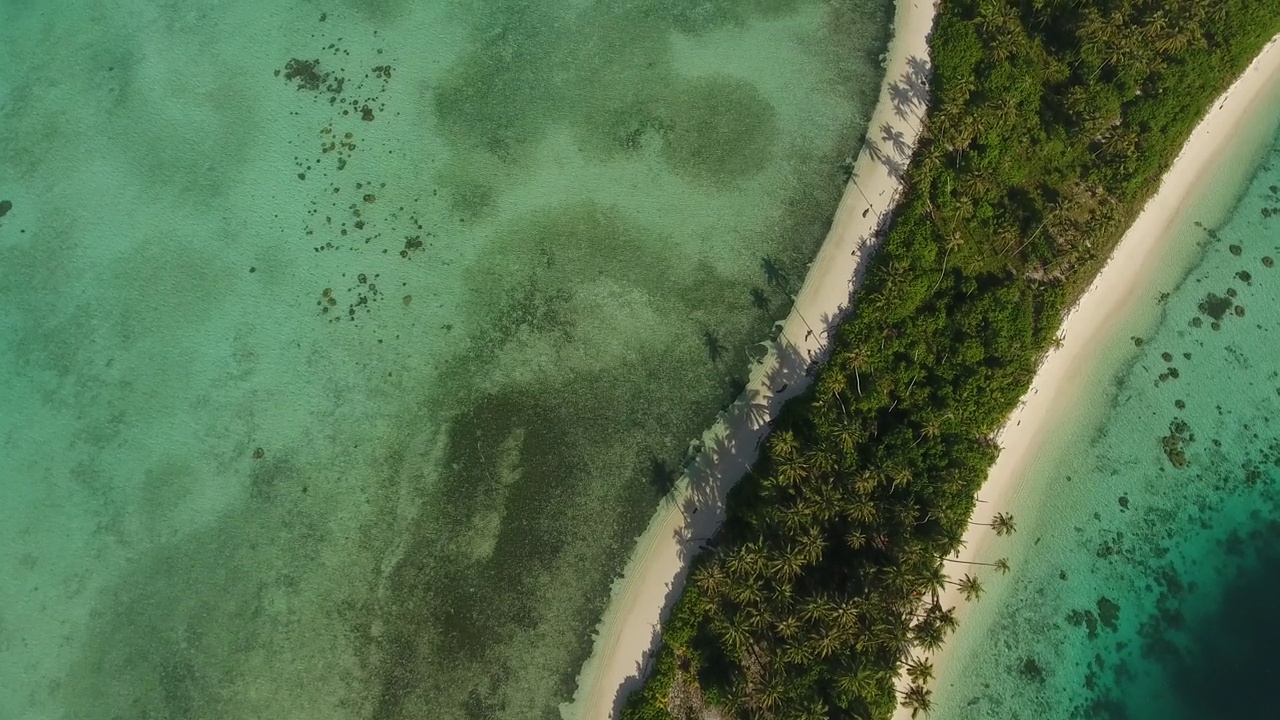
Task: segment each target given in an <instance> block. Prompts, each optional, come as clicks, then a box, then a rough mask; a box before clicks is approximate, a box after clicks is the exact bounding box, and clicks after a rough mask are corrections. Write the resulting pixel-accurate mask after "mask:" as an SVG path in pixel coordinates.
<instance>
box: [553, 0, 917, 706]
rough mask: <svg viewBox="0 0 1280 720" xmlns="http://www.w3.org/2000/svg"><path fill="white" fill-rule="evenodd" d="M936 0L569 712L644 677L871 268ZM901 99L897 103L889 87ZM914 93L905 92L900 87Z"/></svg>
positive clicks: (641, 554)
mask: <svg viewBox="0 0 1280 720" xmlns="http://www.w3.org/2000/svg"><path fill="white" fill-rule="evenodd" d="M933 18H934V7H933V4H932V2H931V0H899V1H898V3H897V5H896V8H895V11H894V25H893V28H894V30H893V38H892V40H891V41H890V43H889V48H888V52H887V53H886V71H885V78H884V81H883V82H882V84H881V88H880V95H879V98H878V100H877V101H876V106H875V109H874V110H873V112H872V114H871V120H870V122H869V123H868V126H867V128H868V129H867V139H866V142H865V143H864V146H863V148H862V149H861V150H860V151H859V153H858V157H857V160H856V162H855V164H854V173H853V177H854V181H853V182H850V183H849V185H848V186H847V187H846V188H845V191H844V195H843V197H842V198H841V200H840V205H839V207H838V208H837V210H836V213H835V217H834V219H833V221H832V225H831V230H830V231H829V232H828V234H827V237H826V239H825V240H824V241H823V244H822V246H821V248H820V249H819V250H818V253H817V255H816V257H815V258H814V261H813V263H812V264H811V266H810V268H809V271H808V274H807V275H806V276H805V281H804V285H803V286H802V287H801V289H800V292H799V293H797V295H796V297H795V304H794V306H793V308H792V310H791V313H790V314H789V315H788V316H787V318H786V320H785V321H784V322H783V323H781V333H780V335H779V339H778V342H777V343H772V344H770V346H769V349H768V353H767V354H765V355H764V357H763V358H761V359H759V360H757V361H756V362H754V363H753V364H752V367H751V375H750V379H749V382H748V385H747V389H746V390H745V391H744V393H743V396H742V397H741V398H739V400H738V401H737V402H736V403H734V405H733V406H731V407H730V408H729V409H728V410H726V411H725V412H724V413H722V414H721V416H720V419H719V422H717V424H716V425H715V426H714V427H712V428H711V429H710V430H708V431H707V432H706V433H705V434H704V435H703V437H702V448H703V451H702V452H701V453H699V454H698V456H697V457H696V459H695V460H694V461H693V463H692V464H691V465H690V466H689V467H688V468H687V472H686V473H685V475H684V476H683V477H682V478H681V479H680V481H679V482H678V483H677V485H676V489H675V490H674V491H673V492H672V494H671V496H670V497H669V498H668V499H667V500H666V501H665V502H664V504H663V506H662V507H661V508H660V509H659V510H658V512H657V513H656V514H655V515H654V517H653V518H652V519H651V520H650V522H649V526H648V528H647V529H646V530H645V533H644V534H643V535H642V536H641V538H640V540H639V542H638V543H637V546H636V549H635V551H634V552H633V553H632V556H631V558H630V560H629V561H628V563H627V567H626V569H625V570H624V572H623V576H622V579H620V580H618V581H616V582H615V583H614V588H613V597H612V599H611V601H610V603H609V606H608V607H607V608H606V610H605V613H604V617H603V619H602V621H601V623H600V625H599V627H598V628H597V629H596V636H595V646H594V648H593V651H592V655H591V657H590V658H589V659H588V660H587V662H586V663H585V664H584V665H583V667H582V671H581V673H580V674H579V676H578V689H577V691H576V693H575V694H574V699H573V702H572V703H568V704H565V705H563V706H562V707H561V715H562V716H563V717H565V718H571V719H573V720H610V719H611V718H614V717H616V715H617V712H618V710H619V709H620V705H621V700H622V698H623V696H625V695H626V694H627V693H629V692H630V691H631V690H632V689H634V688H635V687H637V686H638V684H639V681H638V678H639V677H640V676H641V674H642V672H641V671H642V669H644V668H645V667H646V666H647V663H648V662H649V659H650V657H651V655H652V653H653V651H654V650H655V649H656V648H657V644H658V642H657V641H658V635H657V628H658V626H659V623H660V622H661V620H662V619H664V618H665V617H666V615H667V612H668V611H669V610H670V607H671V604H672V603H673V602H674V601H675V599H676V598H677V596H678V593H679V589H680V588H681V587H682V586H683V584H684V579H685V575H686V574H687V572H688V561H689V559H690V558H691V557H692V554H693V553H695V552H696V551H697V549H698V548H699V547H700V546H701V544H702V542H703V541H705V539H706V538H708V537H710V536H711V535H712V534H714V533H715V531H716V529H717V528H718V527H719V526H720V524H721V523H722V522H723V520H724V502H725V497H726V495H727V494H728V491H729V489H730V488H731V487H733V485H734V484H736V483H737V481H738V480H739V479H740V478H741V477H742V476H743V474H745V473H746V471H747V469H748V468H749V467H750V466H751V464H752V462H753V461H754V460H755V457H756V453H757V449H758V445H759V442H760V441H761V439H762V438H763V437H764V436H765V433H766V431H767V429H768V423H769V422H770V421H771V420H772V419H773V417H774V416H775V415H776V414H777V412H778V410H779V409H781V407H782V405H783V403H784V402H786V400H787V399H789V398H791V397H793V396H795V395H797V394H799V393H800V392H802V391H803V390H804V388H805V387H807V386H808V384H809V378H808V377H807V375H806V373H805V370H806V369H807V368H808V367H809V365H810V364H811V363H812V362H813V360H814V359H816V358H819V357H821V354H822V353H824V352H825V351H826V349H827V345H828V343H827V333H828V332H829V331H830V330H831V329H832V328H833V327H834V326H835V324H836V320H837V319H838V318H839V316H840V313H841V312H842V311H843V310H844V309H845V307H846V306H847V304H848V302H849V298H850V294H851V292H852V290H853V288H854V287H855V286H856V282H857V280H858V279H859V278H860V277H861V272H862V270H863V269H864V267H865V264H866V261H867V260H868V258H869V254H868V253H867V252H865V251H866V250H867V249H869V247H865V246H864V240H865V239H867V238H870V237H872V236H873V235H874V234H875V232H876V230H877V229H878V227H879V224H880V217H881V216H882V215H883V214H884V213H885V211H886V210H887V209H889V208H890V207H891V206H892V204H893V203H894V202H895V200H896V197H897V194H898V191H899V189H900V187H901V181H900V172H901V170H902V169H905V167H906V165H907V163H908V161H909V159H910V156H911V153H912V152H913V151H914V149H915V143H916V137H917V134H918V131H919V128H920V116H921V114H922V113H923V111H924V108H925V106H926V103H925V102H924V101H923V97H924V96H925V95H926V94H927V82H928V77H927V75H928V72H929V63H928V57H929V46H928V37H929V33H930V31H931V29H932V27H933ZM894 97H897V98H899V100H898V104H897V105H895V104H894V100H893V98H894ZM904 97H905V98H908V99H907V100H902V99H901V98H904Z"/></svg>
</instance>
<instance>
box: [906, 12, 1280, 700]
mask: <svg viewBox="0 0 1280 720" xmlns="http://www.w3.org/2000/svg"><path fill="white" fill-rule="evenodd" d="M1277 86H1280V36H1276V37H1275V38H1272V39H1271V41H1270V42H1268V43H1267V45H1266V46H1265V47H1264V49H1263V50H1262V52H1261V53H1260V54H1259V55H1258V56H1257V57H1256V58H1255V59H1254V60H1253V62H1252V63H1251V64H1250V65H1249V67H1248V69H1247V70H1245V72H1244V73H1243V74H1242V75H1241V76H1240V77H1239V78H1238V79H1237V80H1236V81H1235V82H1234V83H1233V84H1232V85H1231V87H1230V88H1229V89H1228V90H1227V91H1226V92H1225V93H1224V94H1223V95H1221V96H1220V97H1219V98H1217V99H1216V100H1215V101H1214V103H1213V105H1212V106H1211V107H1210V108H1209V110H1208V112H1207V113H1206V115H1205V117H1204V118H1203V119H1202V120H1201V122H1200V124H1199V125H1197V126H1196V128H1195V130H1194V131H1193V132H1192V133H1191V136H1190V138H1189V139H1188V140H1187V142H1186V144H1185V145H1184V146H1183V148H1182V150H1181V152H1180V153H1179V154H1178V157H1177V159H1176V160H1175V161H1174V163H1173V165H1172V166H1171V167H1170V169H1169V171H1168V172H1167V173H1166V174H1165V176H1164V178H1163V179H1162V181H1161V184H1160V188H1159V190H1158V191H1157V193H1156V194H1155V195H1154V196H1153V197H1152V198H1151V199H1150V200H1149V201H1148V202H1147V204H1146V206H1145V207H1144V208H1143V210H1142V213H1141V214H1140V215H1139V216H1138V218H1137V220H1136V221H1135V222H1134V224H1133V226H1132V227H1131V228H1130V229H1129V230H1128V232H1126V233H1125V235H1124V237H1123V238H1122V239H1121V241H1120V243H1119V245H1118V246H1117V247H1116V249H1115V251H1114V252H1113V253H1112V256H1111V258H1110V259H1109V260H1108V261H1107V264H1106V266H1105V267H1104V268H1103V269H1102V271H1101V272H1100V273H1099V274H1098V277H1097V278H1096V279H1095V280H1094V282H1093V284H1092V285H1091V286H1090V288H1089V290H1088V291H1087V292H1086V293H1085V294H1084V295H1083V296H1082V297H1081V298H1080V299H1079V301H1078V302H1077V303H1076V305H1075V306H1074V307H1073V308H1072V309H1071V310H1070V311H1069V312H1068V313H1067V315H1066V317H1065V318H1064V321H1063V324H1062V329H1061V333H1060V337H1061V339H1062V342H1061V346H1060V347H1058V348H1056V349H1053V350H1051V351H1050V352H1049V353H1048V354H1047V355H1046V356H1045V357H1044V359H1043V361H1042V363H1041V366H1040V368H1039V370H1038V372H1037V373H1036V376H1035V379H1034V380H1033V381H1032V385H1031V388H1030V389H1029V390H1028V392H1027V394H1026V395H1024V396H1023V398H1022V400H1021V401H1020V402H1019V404H1018V406H1017V409H1016V410H1015V411H1014V412H1013V413H1012V414H1011V415H1010V416H1009V418H1008V420H1007V421H1006V422H1005V425H1004V427H1002V428H1001V430H1000V432H999V441H1000V448H1001V452H1000V457H999V459H998V460H997V461H996V463H995V464H994V465H993V466H992V468H991V471H990V474H989V475H988V477H987V481H986V484H985V485H984V486H983V488H982V491H981V492H980V493H979V496H978V498H979V505H978V510H977V514H976V515H975V517H974V520H975V521H986V520H988V519H990V518H991V517H992V516H993V515H994V514H995V513H997V512H1000V511H1001V510H1002V509H1004V508H1006V507H1007V506H1008V504H1009V501H1010V498H1011V497H1012V496H1013V494H1014V493H1015V492H1016V491H1017V489H1018V487H1019V483H1020V481H1021V479H1022V477H1023V475H1024V474H1025V473H1026V471H1027V470H1028V468H1029V467H1030V465H1031V464H1032V462H1033V461H1034V460H1035V458H1036V457H1037V455H1038V454H1039V453H1040V451H1041V449H1042V448H1043V447H1044V445H1045V442H1046V439H1047V438H1048V437H1049V436H1050V435H1051V434H1052V432H1053V430H1054V428H1055V427H1056V423H1057V422H1058V421H1059V418H1061V417H1062V415H1063V408H1064V407H1068V406H1069V405H1070V403H1072V401H1073V388H1075V387H1078V386H1079V384H1080V383H1081V382H1083V381H1084V379H1085V378H1086V377H1087V376H1088V374H1089V372H1090V368H1091V367H1092V365H1091V363H1092V361H1093V360H1094V359H1096V358H1097V357H1098V354H1099V349H1100V347H1101V346H1102V344H1104V343H1106V342H1107V341H1108V340H1110V339H1111V338H1112V336H1113V330H1114V329H1115V326H1116V323H1117V322H1118V321H1119V320H1120V319H1122V318H1124V317H1125V315H1126V314H1127V312H1128V311H1129V310H1130V309H1131V308H1132V307H1133V306H1134V303H1135V302H1136V301H1137V300H1138V299H1139V298H1140V297H1142V295H1143V294H1145V293H1146V291H1147V288H1149V286H1150V284H1151V275H1152V273H1153V272H1154V271H1155V269H1156V268H1157V267H1159V265H1160V262H1161V259H1162V258H1163V257H1164V256H1165V255H1166V253H1167V242H1168V241H1169V239H1170V237H1171V236H1172V233H1171V232H1170V229H1171V228H1172V227H1173V226H1174V225H1175V224H1176V223H1178V222H1180V221H1182V220H1184V218H1183V213H1185V212H1186V208H1187V207H1188V206H1189V205H1190V204H1191V203H1190V202H1189V201H1190V200H1191V199H1192V198H1195V197H1196V196H1197V195H1198V194H1199V193H1201V192H1202V191H1203V189H1204V183H1205V182H1206V179H1207V178H1210V177H1212V172H1211V170H1212V169H1213V168H1215V167H1219V164H1220V163H1223V162H1226V160H1225V159H1224V158H1227V157H1229V154H1228V153H1227V152H1226V150H1227V148H1229V147H1230V145H1231V143H1232V142H1233V140H1234V139H1235V138H1236V136H1237V134H1238V133H1239V132H1240V131H1241V129H1242V127H1244V126H1245V124H1246V123H1247V122H1248V119H1249V117H1250V115H1251V113H1253V112H1254V111H1255V110H1256V109H1257V107H1258V106H1259V104H1260V103H1261V102H1262V101H1263V100H1264V99H1265V98H1267V97H1269V96H1270V95H1271V93H1272V92H1273V91H1274V89H1275V88H1276V87H1277ZM994 538H995V533H994V532H993V531H992V530H991V529H990V528H988V527H985V526H977V525H974V526H971V527H970V529H969V531H968V532H967V533H966V534H965V537H964V545H963V549H962V550H961V551H960V553H959V554H958V555H957V558H958V559H959V560H961V561H979V560H981V561H987V562H989V561H991V560H993V559H994V558H995V553H994V552H992V551H991V550H990V543H991V542H992V541H993V539H994ZM1015 541H1016V540H1015ZM1010 580H1011V581H1013V582H1017V568H1014V571H1013V574H1012V575H1010ZM942 604H943V606H944V607H955V608H957V614H958V615H959V616H960V618H961V619H963V617H964V615H965V611H966V606H967V604H966V603H965V602H964V601H963V599H962V598H961V596H960V593H959V592H958V591H957V590H956V589H955V588H954V587H952V588H950V589H949V591H948V592H947V593H946V594H945V595H944V596H943V598H942ZM946 655H947V651H946V648H944V649H943V650H942V651H940V652H939V653H937V654H935V655H934V656H933V665H934V668H935V674H936V671H937V669H938V668H939V667H940V665H941V664H942V663H944V662H945V661H946ZM905 686H906V682H905V677H900V678H899V688H900V689H901V688H904V687H905ZM894 717H895V720H908V719H909V718H910V717H911V712H910V711H909V710H907V709H905V708H901V707H900V708H899V709H898V712H897V714H896V715H895V716H894ZM945 720H950V719H945Z"/></svg>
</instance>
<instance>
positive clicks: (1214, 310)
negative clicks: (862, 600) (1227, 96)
mask: <svg viewBox="0 0 1280 720" xmlns="http://www.w3.org/2000/svg"><path fill="white" fill-rule="evenodd" d="M1277 125H1280V90H1274V91H1273V92H1272V95H1271V96H1270V97H1269V99H1268V101H1267V102H1266V103H1264V106H1263V107H1261V108H1260V109H1259V110H1258V112H1257V113H1256V115H1255V116H1254V117H1252V118H1251V126H1250V127H1249V128H1248V129H1247V130H1246V131H1245V132H1242V133H1241V134H1240V136H1239V137H1238V138H1237V139H1236V141H1235V146H1234V147H1233V148H1232V149H1231V150H1230V155H1231V156H1230V157H1227V158H1224V160H1223V162H1222V163H1221V166H1220V167H1219V168H1218V169H1217V170H1216V171H1215V175H1214V176H1213V177H1212V180H1211V181H1210V182H1208V183H1207V189H1206V191H1205V194H1204V195H1203V196H1202V197H1199V198H1196V199H1194V200H1193V201H1192V202H1191V203H1190V205H1189V206H1187V207H1185V208H1184V217H1183V218H1182V219H1181V221H1180V222H1179V223H1178V225H1177V226H1176V227H1175V228H1173V230H1172V232H1173V233H1174V235H1173V238H1172V240H1171V242H1170V249H1169V251H1168V252H1167V253H1166V254H1165V255H1164V256H1163V257H1162V258H1161V260H1160V267H1159V268H1157V269H1156V270H1155V274H1154V279H1153V280H1152V281H1151V282H1152V285H1151V287H1149V288H1145V289H1144V293H1143V297H1142V299H1141V300H1140V301H1139V303H1138V306H1137V307H1136V308H1135V309H1134V310H1133V312H1132V315H1131V316H1130V317H1127V318H1125V319H1124V320H1123V321H1121V322H1120V323H1119V327H1118V329H1117V330H1116V332H1115V337H1114V338H1113V340H1112V342H1111V344H1110V345H1109V346H1108V347H1106V348H1104V349H1103V351H1102V353H1101V355H1100V356H1099V357H1097V358H1094V359H1093V360H1092V362H1093V365H1094V367H1091V368H1090V369H1089V371H1088V373H1087V375H1088V377H1087V379H1086V380H1085V381H1084V382H1082V383H1081V385H1080V386H1079V387H1077V388H1075V389H1074V391H1075V396H1076V406H1075V407H1074V408H1071V409H1069V411H1068V413H1067V416H1066V417H1065V418H1064V419H1063V420H1062V421H1061V432H1057V433H1055V434H1054V437H1053V439H1052V440H1050V441H1049V442H1048V445H1047V446H1046V447H1044V448H1043V452H1042V453H1041V454H1040V456H1039V458H1038V460H1037V461H1036V462H1035V464H1034V466H1033V467H1032V468H1031V469H1030V472H1029V474H1028V476H1027V477H1026V478H1025V480H1024V481H1023V485H1022V488H1021V490H1020V491H1019V493H1018V494H1017V496H1016V497H1015V498H1014V500H1013V502H1012V506H1011V507H1010V508H1006V509H1007V510H1011V511H1012V512H1013V513H1014V516H1015V519H1016V520H1017V524H1018V531H1017V533H1016V534H1015V535H1014V536H1012V537H1011V538H1004V539H996V540H994V541H993V546H992V547H991V548H990V550H989V551H984V552H987V553H988V554H990V555H991V557H984V558H980V559H981V560H987V561H990V560H993V559H995V558H996V557H1001V556H1006V557H1008V558H1009V559H1010V561H1011V563H1012V565H1013V571H1012V572H1011V573H1010V574H1009V575H1008V576H1006V577H999V576H993V575H991V574H990V573H986V574H984V575H983V577H984V578H985V579H986V584H987V587H988V592H987V594H986V595H985V596H984V597H983V598H982V599H981V600H980V601H979V602H978V604H977V605H976V606H975V607H974V608H973V609H972V612H971V614H970V615H969V617H968V618H967V619H966V621H965V622H964V623H963V624H962V625H961V629H960V630H959V632H958V633H957V635H956V637H955V638H954V640H953V642H952V644H951V647H950V649H949V651H948V654H947V657H946V660H945V662H944V663H943V664H942V665H941V666H940V674H939V678H938V679H937V681H936V682H935V698H934V699H935V705H936V707H935V711H934V713H933V716H934V717H938V718H943V719H944V720H971V719H973V720H976V719H979V718H992V719H994V718H999V719H1001V720H1012V719H1016V718H1026V719H1030V718H1037V719H1039V720H1077V719H1083V718H1090V719H1105V720H1121V719H1126V720H1157V719H1159V720H1184V719H1185V720H1217V719H1219V718H1220V719H1222V720H1227V719H1234V718H1246V717H1274V716H1276V711H1275V707H1274V705H1275V703H1274V698H1273V697H1272V690H1273V688H1274V685H1273V683H1272V681H1273V680H1274V678H1275V677H1276V676H1277V673H1280V661H1278V660H1277V657H1276V654H1275V648H1276V647H1277V644H1280V630H1278V629H1277V626H1276V623H1275V622H1274V621H1273V620H1274V619H1273V616H1274V614H1275V609H1276V608H1277V607H1280V599H1278V598H1280V323H1278V322H1277V316H1276V312H1277V308H1280V266H1277V264H1278V263H1280V134H1277V132H1276V130H1277Z"/></svg>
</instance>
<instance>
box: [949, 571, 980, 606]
mask: <svg viewBox="0 0 1280 720" xmlns="http://www.w3.org/2000/svg"><path fill="white" fill-rule="evenodd" d="M955 586H956V589H958V590H959V591H960V594H961V595H964V599H965V600H968V601H970V602H972V601H974V600H977V599H978V598H980V597H982V590H983V588H982V583H980V582H978V578H976V577H974V576H972V575H965V576H964V577H962V578H960V582H957V583H955Z"/></svg>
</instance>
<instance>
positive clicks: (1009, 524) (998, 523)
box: [991, 513, 1018, 537]
mask: <svg viewBox="0 0 1280 720" xmlns="http://www.w3.org/2000/svg"><path fill="white" fill-rule="evenodd" d="M991 527H992V528H993V529H995V531H996V535H999V536H1001V537H1004V536H1006V535H1012V534H1014V533H1015V532H1017V530H1018V527H1017V526H1016V525H1014V524H1013V515H1012V514H1010V513H996V516H995V517H994V518H992V519H991Z"/></svg>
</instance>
